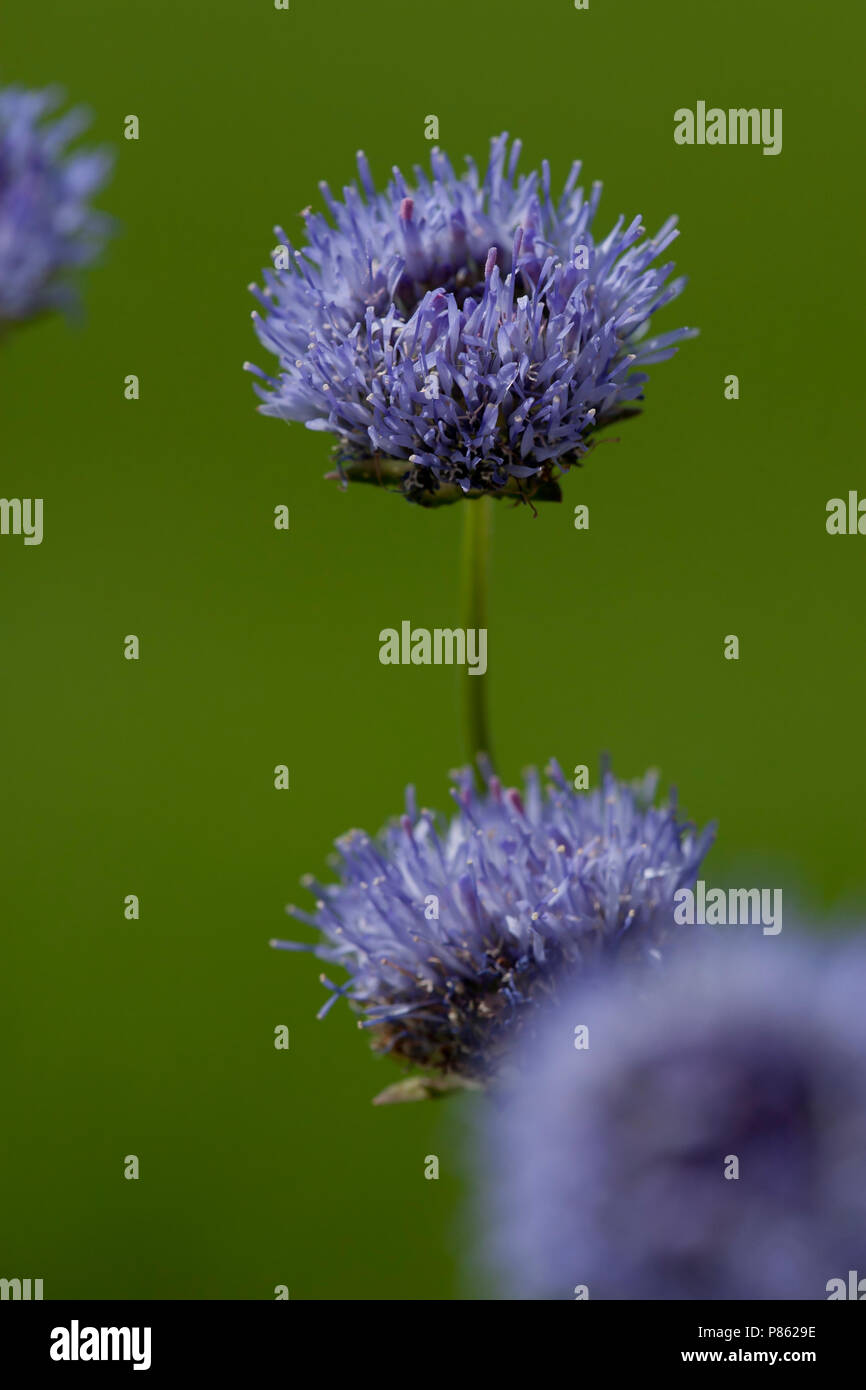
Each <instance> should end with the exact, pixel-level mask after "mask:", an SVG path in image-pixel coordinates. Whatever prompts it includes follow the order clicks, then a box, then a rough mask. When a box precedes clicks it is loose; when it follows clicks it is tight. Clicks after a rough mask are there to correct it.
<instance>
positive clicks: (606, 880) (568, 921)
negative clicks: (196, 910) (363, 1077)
mask: <svg viewBox="0 0 866 1390" xmlns="http://www.w3.org/2000/svg"><path fill="white" fill-rule="evenodd" d="M549 772H550V774H551V776H552V779H553V780H552V782H551V783H550V784H549V785H548V786H546V787H545V788H543V787H542V784H541V782H540V780H539V778H538V776H537V774H536V773H535V772H534V771H530V772H529V773H528V775H527V778H526V786H525V790H524V792H523V793H521V792H519V791H517V790H508V791H506V790H504V789H503V788H502V786H501V785H500V783H499V781H498V779H497V778H496V777H494V776H492V775H491V774H490V773H489V771H488V772H487V781H486V786H485V788H484V790H483V791H479V790H478V789H477V788H476V785H475V782H474V780H473V776H472V773H471V772H470V771H469V770H468V769H467V770H464V771H463V772H460V773H457V774H454V776H455V785H454V788H453V791H452V795H453V797H454V799H455V801H456V803H457V810H456V814H455V815H454V816H453V817H452V819H451V820H450V822H449V821H446V820H445V819H444V818H442V817H439V816H436V815H434V813H433V812H431V811H426V810H422V811H418V810H417V808H416V805H415V797H414V793H413V791H412V789H411V788H409V791H408V793H407V798H406V814H405V815H404V816H403V817H402V818H401V820H400V821H395V822H394V823H392V824H391V825H389V826H387V827H386V829H385V830H384V831H383V832H382V833H381V835H380V836H379V838H378V839H377V840H373V839H371V838H370V837H369V836H368V835H366V834H365V833H364V832H363V831H358V830H356V831H351V832H350V833H349V834H348V835H346V836H344V837H343V838H342V839H341V840H338V841H337V851H338V855H339V859H338V868H339V875H340V876H339V881H338V882H337V883H333V884H328V885H326V886H323V885H321V884H318V883H315V882H314V881H311V882H310V886H311V888H312V890H313V891H314V892H315V893H316V895H317V902H316V906H315V911H314V912H313V913H312V914H308V913H306V912H302V911H299V910H298V909H297V908H289V909H288V911H289V912H290V913H291V914H292V915H293V916H295V917H297V918H298V919H299V920H301V921H303V922H307V923H309V924H310V925H312V926H314V927H316V928H318V929H319V931H320V932H321V933H322V934H323V936H324V938H325V939H324V942H323V943H321V944H318V945H315V946H306V947H305V946H298V945H297V944H296V943H291V942H275V943H273V944H274V945H277V946H283V947H285V948H288V949H296V950H297V949H302V950H303V949H306V950H312V951H313V953H314V954H315V955H317V956H318V957H319V958H320V959H322V960H324V961H327V962H329V963H330V964H334V965H339V966H342V967H343V968H344V969H345V970H347V971H348V975H349V978H348V981H347V982H346V983H345V984H342V985H338V984H333V983H332V982H331V981H330V980H329V979H328V978H327V977H326V976H323V977H322V979H323V981H324V983H325V984H326V985H327V987H328V988H329V989H330V990H331V991H332V997H331V999H330V1000H329V1001H328V1002H327V1003H326V1005H325V1008H324V1009H323V1010H322V1013H323V1014H324V1013H325V1012H327V1010H328V1008H329V1007H330V1005H331V1004H332V1003H334V1002H335V1000H336V999H337V998H338V997H339V996H340V995H345V996H346V997H347V998H348V999H349V1000H350V1002H351V1004H352V1006H353V1007H354V1008H355V1009H356V1010H357V1011H358V1012H359V1013H360V1014H361V1015H362V1017H361V1019H360V1026H361V1027H362V1028H367V1029H370V1030H371V1032H372V1040H373V1045H374V1047H375V1048H376V1049H377V1050H379V1051H384V1052H391V1053H393V1054H395V1056H397V1057H398V1058H401V1059H402V1060H404V1061H405V1062H408V1063H411V1064H415V1065H417V1066H420V1067H422V1068H430V1069H434V1070H436V1071H439V1072H441V1073H446V1074H456V1075H459V1076H462V1077H464V1078H467V1079H472V1080H478V1081H483V1080H484V1079H485V1078H487V1077H488V1076H490V1075H491V1074H492V1073H494V1072H495V1070H496V1067H497V1065H498V1061H499V1058H500V1055H501V1053H502V1050H503V1048H504V1047H505V1046H506V1045H507V1043H508V1042H509V1040H511V1039H512V1038H513V1036H514V1035H515V1034H516V1033H517V1032H518V1031H519V1030H520V1029H521V1028H522V1026H523V1024H524V1021H525V1020H526V1019H527V1018H528V1017H529V1016H530V1015H531V1014H532V1013H533V1011H534V1010H535V1008H536V1006H537V1005H538V1004H539V1003H540V1002H541V1001H543V1000H545V999H548V998H550V997H551V996H552V995H553V994H555V991H556V988H557V981H558V978H559V976H560V974H561V973H562V972H563V971H573V970H577V971H581V972H584V973H585V972H589V971H591V970H593V969H594V968H595V967H596V966H597V965H598V963H599V962H600V961H603V960H608V959H611V958H614V957H616V958H618V959H621V960H629V959H631V960H651V961H657V960H658V957H659V953H660V951H661V950H662V948H663V946H664V942H665V940H666V938H667V937H668V935H669V934H670V933H671V931H672V930H675V928H673V896H674V893H675V892H676V891H677V889H679V888H682V887H685V886H687V885H689V884H692V883H694V881H695V878H696V876H697V871H698V867H699V865H700V863H701V860H702V858H703V856H704V854H705V852H706V850H707V848H708V846H709V843H710V841H711V838H712V829H709V830H707V831H705V832H704V833H703V834H702V835H700V836H696V835H695V834H694V833H693V831H692V828H691V827H690V826H689V825H688V824H686V823H684V822H682V821H681V820H680V818H679V815H678V813H677V808H676V802H675V798H674V796H673V795H672V796H671V798H670V801H669V803H668V804H667V805H665V806H662V807H660V808H659V807H656V806H654V805H653V798H654V795H655V790H656V778H655V776H654V775H653V774H648V775H647V777H646V778H644V779H643V781H642V782H641V783H639V784H635V785H627V784H625V783H622V782H619V781H617V780H616V778H615V777H614V776H613V775H612V774H611V773H610V772H605V774H604V777H603V783H602V785H601V787H599V788H598V789H597V790H595V791H591V792H589V791H588V792H576V791H574V790H573V788H572V787H571V785H570V784H569V783H568V782H567V781H566V779H565V777H564V776H563V774H562V771H561V770H560V768H559V766H558V765H557V764H556V763H553V764H551V767H550V768H549Z"/></svg>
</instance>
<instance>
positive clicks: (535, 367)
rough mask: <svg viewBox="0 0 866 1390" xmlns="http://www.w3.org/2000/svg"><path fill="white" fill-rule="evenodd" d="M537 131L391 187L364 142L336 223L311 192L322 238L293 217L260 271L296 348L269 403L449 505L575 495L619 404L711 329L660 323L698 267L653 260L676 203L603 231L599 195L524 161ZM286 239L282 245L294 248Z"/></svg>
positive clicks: (353, 466) (271, 382)
mask: <svg viewBox="0 0 866 1390" xmlns="http://www.w3.org/2000/svg"><path fill="white" fill-rule="evenodd" d="M519 154H520V141H515V142H514V143H513V144H512V145H511V147H510V148H509V145H508V137H507V136H506V135H501V136H499V137H497V138H496V139H494V140H492V141H491V150H490V161H489V164H488V166H487V171H486V173H485V175H484V177H483V178H481V177H480V176H479V174H478V171H477V169H476V167H475V165H474V164H473V162H472V161H471V160H468V161H467V164H468V171H467V173H466V174H464V175H463V176H462V177H461V178H458V176H457V175H456V174H455V172H454V170H453V169H452V167H451V164H450V163H449V161H448V159H447V158H446V156H445V155H444V154H442V153H441V152H440V151H439V150H434V151H433V153H432V156H431V165H432V175H433V176H432V178H428V177H427V175H426V174H425V173H424V171H423V169H421V168H420V167H417V166H416V168H415V170H414V173H415V181H414V184H411V185H410V184H409V183H408V182H407V180H405V179H404V177H403V175H402V174H401V173H400V171H399V170H395V171H394V177H393V179H392V181H391V183H389V185H388V187H387V188H386V190H385V192H384V193H378V192H377V191H376V188H375V186H374V183H373V180H372V177H371V175H370V170H369V168H368V166H367V161H366V159H365V158H364V155H363V154H360V153H359V155H358V170H359V176H360V187H359V186H358V185H354V184H353V185H350V186H349V187H347V188H345V189H344V190H343V201H342V202H341V201H339V200H338V199H335V198H334V197H333V196H332V195H331V193H330V191H329V189H328V187H327V185H326V184H322V185H321V187H322V190H323V193H324V197H325V200H326V202H327V205H328V208H329V210H330V213H331V216H332V219H333V224H332V223H331V222H329V221H328V219H327V218H326V217H325V216H324V215H322V214H319V213H314V212H312V211H311V210H310V209H307V210H306V212H305V213H304V214H303V216H304V219H305V231H306V245H305V246H304V247H302V248H301V249H300V250H296V249H295V248H294V247H293V246H292V245H291V243H290V242H289V241H288V238H287V237H286V235H285V233H284V232H283V231H282V229H281V228H279V227H278V228H277V229H276V235H277V237H278V239H279V243H280V245H279V246H278V247H277V251H276V253H275V257H274V269H269V270H266V271H265V272H264V288H263V289H258V288H257V287H255V286H253V287H252V288H253V290H254V293H255V294H256V295H257V297H258V299H259V301H260V303H261V306H262V311H263V312H262V313H261V314H258V313H256V314H254V316H253V317H254V320H255V325H256V331H257V333H258V336H259V338H260V340H261V342H262V343H263V344H264V346H265V347H266V348H268V349H269V350H270V351H271V352H273V353H274V354H275V355H276V357H277V358H278V359H279V372H278V374H277V375H276V376H270V375H268V374H266V373H265V372H262V371H261V370H260V369H259V368H257V367H253V366H251V365H250V364H249V363H247V364H246V366H247V368H248V370H250V371H253V372H255V373H256V374H257V375H258V376H259V377H260V378H261V380H262V382H263V385H262V386H260V387H257V388H256V389H257V391H258V394H259V396H260V397H261V400H262V405H261V406H260V407H259V409H260V410H261V411H262V412H263V413H264V414H266V415H274V416H277V417H279V418H280V419H283V420H301V421H304V422H305V423H306V425H307V427H308V428H309V429H314V430H326V431H329V432H330V433H331V434H334V435H336V436H337V439H338V448H337V454H336V457H337V459H338V462H339V464H340V472H341V474H342V475H343V476H344V477H349V478H354V479H360V480H363V481H374V482H380V483H385V484H390V485H391V486H398V487H400V488H401V489H402V491H403V492H404V494H405V495H406V496H407V497H408V498H410V499H411V500H414V501H420V502H422V503H425V504H427V505H435V504H439V503H441V502H444V501H453V500H455V499H459V498H460V497H462V496H469V495H472V496H474V495H477V494H479V493H492V494H494V495H502V494H508V495H517V496H527V497H529V496H533V495H535V496H537V497H539V498H544V497H558V495H559V490H558V487H557V486H556V483H555V478H556V474H557V470H558V469H567V468H568V467H569V465H571V464H576V463H579V461H580V459H581V458H582V457H583V455H584V454H585V453H586V451H587V448H588V447H589V444H590V442H591V440H592V436H593V434H594V432H595V431H596V430H598V429H599V428H600V427H601V426H602V425H604V424H605V423H609V422H611V421H612V420H614V419H617V418H621V417H622V415H624V414H629V413H635V412H634V407H633V406H632V404H631V403H632V402H634V401H635V400H637V399H640V398H641V397H642V392H643V383H644V382H645V381H646V380H647V377H646V374H645V373H644V372H643V371H642V370H640V369H642V368H643V367H645V366H646V365H647V364H649V363H651V362H660V361H662V360H664V359H665V358H667V357H670V356H672V355H673V353H674V351H675V350H676V346H675V345H676V344H677V343H678V342H679V341H680V340H681V339H682V338H685V337H688V336H691V333H692V331H693V330H690V329H686V328H680V329H676V330H674V331H672V332H669V333H665V334H662V335H661V336H660V337H655V338H651V339H647V338H645V337H644V335H645V334H646V332H647V328H648V324H649V320H650V318H651V316H652V315H653V314H654V313H655V311H656V310H657V309H659V308H661V307H662V305H664V304H667V303H668V302H669V301H670V300H672V299H673V298H674V297H675V296H676V295H678V294H679V292H680V290H681V289H682V287H683V285H684V283H685V282H684V280H682V279H678V280H672V281H670V283H666V282H667V280H668V276H669V274H670V272H671V270H672V269H673V266H672V264H668V265H663V266H660V267H656V268H654V267H653V262H654V261H655V260H656V259H657V257H658V256H660V255H661V253H662V252H663V251H664V250H665V249H666V247H668V246H669V245H670V243H671V242H672V241H673V240H674V238H675V237H676V236H677V232H676V230H675V222H676V219H675V218H670V219H669V220H668V221H667V222H666V223H665V224H664V226H663V227H662V228H661V229H660V231H659V232H658V233H657V235H656V236H655V237H653V238H651V239H650V240H649V241H644V242H642V241H641V240H640V239H641V237H642V236H643V234H644V228H643V227H642V226H641V223H640V218H638V217H636V218H634V219H633V220H632V221H631V222H629V223H628V224H626V222H625V219H624V218H622V217H620V218H619V220H618V221H617V223H616V225H615V226H614V227H613V229H612V230H611V231H610V232H609V233H608V235H607V236H606V237H604V238H603V239H602V240H599V241H597V240H596V239H595V236H594V234H593V222H594V219H595V213H596V209H597V207H598V202H599V198H600V195H601V185H600V184H594V185H593V188H592V193H591V195H590V197H589V198H585V197H584V194H583V190H582V189H580V188H578V187H577V179H578V175H579V172H580V164H578V163H575V164H574V165H573V167H572V170H571V173H570V175H569V177H568V180H567V182H566V185H565V190H564V192H563V194H562V196H561V198H560V199H559V200H558V201H556V202H555V201H554V200H553V199H552V198H551V191H550V170H549V167H548V164H547V161H545V162H544V164H543V165H542V173H541V176H540V177H539V175H538V173H537V172H533V173H531V174H528V175H521V176H519V177H518V176H517V174H516V167H517V161H518V157H519ZM281 258H282V259H281Z"/></svg>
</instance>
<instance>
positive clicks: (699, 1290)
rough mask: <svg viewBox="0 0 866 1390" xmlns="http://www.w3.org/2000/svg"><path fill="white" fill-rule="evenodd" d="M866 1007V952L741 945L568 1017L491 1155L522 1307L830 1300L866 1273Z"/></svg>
mask: <svg viewBox="0 0 866 1390" xmlns="http://www.w3.org/2000/svg"><path fill="white" fill-rule="evenodd" d="M864 996H866V947H864V943H863V941H862V940H861V941H859V942H858V943H857V944H856V945H855V946H854V947H853V948H851V947H847V948H842V949H840V950H839V951H838V953H837V952H836V951H834V950H833V949H832V948H828V947H827V946H826V945H822V946H821V947H818V946H816V945H807V944H805V943H803V942H798V941H796V939H795V940H790V941H787V942H784V943H783V942H782V940H781V939H779V940H775V939H774V940H773V941H772V942H770V941H765V940H763V939H762V940H760V941H759V942H758V943H751V944H749V945H747V944H746V943H743V942H740V943H737V942H733V941H730V940H729V939H728V940H722V941H718V940H717V941H716V942H715V943H713V944H711V945H710V946H709V947H708V949H707V950H706V951H704V950H697V951H694V952H678V953H677V958H676V959H674V960H671V961H670V962H669V965H668V968H667V969H666V970H664V971H658V972H655V973H654V974H653V975H651V976H647V975H645V976H643V977H641V979H640V980H639V981H637V980H635V979H634V978H633V977H622V976H614V975H613V974H612V973H609V974H608V975H607V976H606V979H605V981H604V982H600V981H596V982H594V988H593V989H592V990H591V991H584V992H575V993H574V994H573V995H572V997H571V998H569V999H567V1000H566V1001H565V1002H563V1003H562V1004H561V1005H560V1006H559V1007H558V1008H556V1009H554V1010H552V1011H551V1014H550V1016H549V1017H548V1018H547V1019H546V1020H545V1023H544V1026H543V1028H541V1029H539V1031H538V1035H537V1036H536V1037H535V1038H533V1039H532V1040H531V1041H530V1042H529V1043H528V1044H527V1046H526V1048H525V1050H524V1051H523V1053H522V1054H521V1055H520V1056H519V1057H518V1059H517V1062H518V1067H519V1069H518V1073H517V1076H516V1078H515V1079H513V1080H511V1081H510V1082H509V1084H508V1085H507V1087H504V1088H503V1090H502V1092H501V1093H500V1095H499V1107H498V1109H497V1108H493V1109H492V1110H491V1112H490V1115H489V1125H490V1128H489V1132H488V1134H487V1142H486V1144H485V1145H484V1155H483V1160H482V1174H483V1178H482V1193H481V1196H482V1200H483V1201H486V1203H487V1211H486V1218H487V1222H488V1225H489V1231H490V1242H489V1249H488V1255H490V1254H492V1256H493V1259H494V1260H495V1263H496V1265H497V1267H498V1269H499V1271H500V1275H501V1277H502V1280H503V1284H504V1286H505V1288H506V1290H507V1291H508V1292H509V1293H510V1294H511V1295H512V1296H517V1297H530V1298H552V1299H559V1298H562V1299H568V1298H572V1297H574V1296H575V1290H577V1289H578V1288H579V1286H585V1287H586V1288H588V1296H589V1298H591V1299H595V1298H608V1299H768V1298H780V1299H821V1298H826V1297H827V1286H828V1283H829V1281H830V1280H832V1279H837V1278H839V1279H843V1280H847V1276H848V1271H849V1269H860V1270H861V1271H862V1272H866V1266H864V1260H866V1010H864V1007H863V1000H864ZM580 1027H586V1028H587V1030H588V1034H587V1035H586V1036H584V1037H582V1038H578V1037H577V1036H576V1034H575V1029H576V1028H580ZM579 1041H581V1042H588V1046H586V1047H583V1046H578V1042H579ZM578 1296H581V1295H578ZM584 1296H585V1295H584Z"/></svg>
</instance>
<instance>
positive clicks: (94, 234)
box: [0, 87, 110, 333]
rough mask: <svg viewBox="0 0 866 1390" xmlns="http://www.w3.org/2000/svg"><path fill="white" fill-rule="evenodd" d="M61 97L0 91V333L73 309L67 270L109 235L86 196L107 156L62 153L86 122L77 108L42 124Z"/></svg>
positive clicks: (101, 175) (104, 170) (104, 169)
mask: <svg viewBox="0 0 866 1390" xmlns="http://www.w3.org/2000/svg"><path fill="white" fill-rule="evenodd" d="M59 100H60V96H59V94H58V93H57V92H56V91H53V90H51V89H48V90H45V91H35V92H31V91H25V90H24V89H23V88H20V87H6V88H2V89H0V333H2V331H3V329H4V328H8V327H9V326H10V325H11V324H14V323H19V322H21V321H22V320H24V319H30V318H33V317H34V316H35V315H37V314H41V313H45V312H46V311H48V310H52V309H57V308H65V307H68V306H69V305H71V304H73V303H74V302H75V296H74V294H73V291H72V288H71V284H70V272H74V271H76V270H78V269H79V268H80V267H81V266H84V265H87V264H88V263H89V262H90V261H92V260H93V259H94V257H95V256H96V255H97V253H98V252H99V251H100V250H101V248H102V245H103V243H104V240H105V236H106V233H107V230H108V225H109V223H108V219H107V218H106V217H105V216H104V215H103V214H101V213H98V212H94V211H93V209H92V208H91V207H90V205H89V199H90V197H91V195H92V194H93V193H94V192H96V190H97V189H99V188H100V187H101V186H102V184H103V183H104V181H105V178H106V176H107V174H108V170H109V168H110V159H109V157H108V156H107V155H106V154H105V153H104V152H102V151H84V152H79V153H73V154H70V153H68V152H67V149H66V147H67V145H68V144H69V143H70V141H72V140H73V139H74V138H75V137H76V136H77V135H78V134H79V133H80V132H81V130H82V129H83V128H84V127H85V126H86V125H87V118H86V117H85V116H84V114H83V113H82V112H81V111H77V110H76V111H69V112H67V114H66V115H64V116H62V117H61V118H60V119H58V120H53V121H51V120H47V119H46V117H47V116H48V115H49V113H50V112H51V111H53V110H54V108H55V107H56V106H57V105H58V102H59Z"/></svg>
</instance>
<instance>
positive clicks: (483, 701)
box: [461, 497, 493, 768]
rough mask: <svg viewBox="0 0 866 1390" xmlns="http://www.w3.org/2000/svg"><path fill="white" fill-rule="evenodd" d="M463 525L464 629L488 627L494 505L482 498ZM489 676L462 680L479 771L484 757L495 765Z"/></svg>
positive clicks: (474, 674) (470, 745) (470, 751)
mask: <svg viewBox="0 0 866 1390" xmlns="http://www.w3.org/2000/svg"><path fill="white" fill-rule="evenodd" d="M464 518H465V519H464V524H463V565H462V569H463V576H462V587H463V625H464V627H465V628H466V630H467V633H468V631H469V630H470V629H471V628H475V629H481V628H486V627H487V589H488V585H489V582H490V551H491V540H492V535H493V502H492V500H491V499H490V498H489V497H479V498H478V499H477V500H475V501H473V502H469V503H467V505H466V506H465V507H464ZM488 682H489V676H488V674H487V672H486V671H484V673H483V674H479V673H478V670H477V668H473V667H471V666H469V665H467V666H466V669H465V671H464V672H463V675H462V677H461V684H462V687H463V688H462V691H461V699H462V705H463V720H464V736H465V740H466V754H467V757H468V759H469V763H470V766H472V767H473V768H477V766H478V757H479V755H480V754H484V755H485V756H486V757H487V758H488V760H489V761H490V763H491V765H492V763H493V745H492V741H491V738H490V717H489V692H488Z"/></svg>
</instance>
